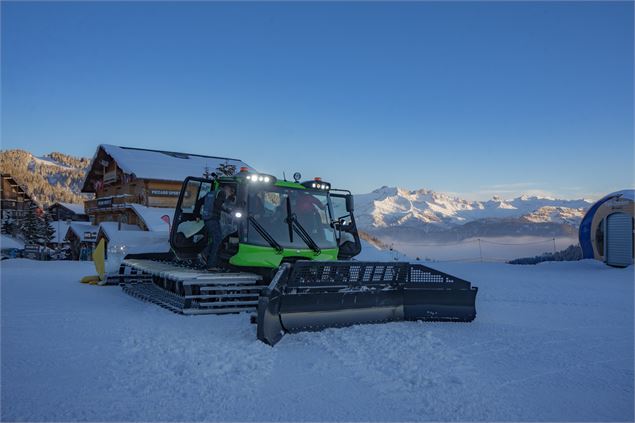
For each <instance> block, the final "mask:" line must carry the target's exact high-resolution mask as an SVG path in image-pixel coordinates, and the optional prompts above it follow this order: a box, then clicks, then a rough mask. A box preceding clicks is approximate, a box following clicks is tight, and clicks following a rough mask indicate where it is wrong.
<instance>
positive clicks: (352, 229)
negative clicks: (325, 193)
mask: <svg viewBox="0 0 635 423" xmlns="http://www.w3.org/2000/svg"><path fill="white" fill-rule="evenodd" d="M329 197H330V198H331V202H330V207H331V209H330V212H331V217H332V219H333V227H334V228H335V235H336V237H337V244H338V246H339V252H338V254H337V258H338V259H340V260H349V259H351V258H353V257H355V256H356V255H358V254H359V253H361V252H362V243H361V241H360V240H359V234H358V233H357V225H356V223H355V216H354V215H353V210H354V203H353V195H352V194H351V192H350V191H345V190H337V189H332V190H330V192H329Z"/></svg>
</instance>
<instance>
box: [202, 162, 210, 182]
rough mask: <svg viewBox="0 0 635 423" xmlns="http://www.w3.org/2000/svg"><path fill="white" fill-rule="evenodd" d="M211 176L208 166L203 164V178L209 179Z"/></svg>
mask: <svg viewBox="0 0 635 423" xmlns="http://www.w3.org/2000/svg"><path fill="white" fill-rule="evenodd" d="M211 177H212V174H211V173H210V171H209V167H208V166H207V165H205V169H204V170H203V178H205V179H210V178H211Z"/></svg>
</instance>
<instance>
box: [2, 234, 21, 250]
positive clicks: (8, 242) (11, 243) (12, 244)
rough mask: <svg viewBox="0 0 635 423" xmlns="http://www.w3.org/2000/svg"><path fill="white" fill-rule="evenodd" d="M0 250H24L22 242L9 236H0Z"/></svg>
mask: <svg viewBox="0 0 635 423" xmlns="http://www.w3.org/2000/svg"><path fill="white" fill-rule="evenodd" d="M0 249H3V250H4V249H16V250H22V249H24V242H22V241H20V240H19V239H15V238H13V237H11V236H9V235H4V234H0Z"/></svg>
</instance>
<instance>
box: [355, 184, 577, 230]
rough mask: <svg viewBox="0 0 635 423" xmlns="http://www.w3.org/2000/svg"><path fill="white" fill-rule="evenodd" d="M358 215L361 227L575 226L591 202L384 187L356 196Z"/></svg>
mask: <svg viewBox="0 0 635 423" xmlns="http://www.w3.org/2000/svg"><path fill="white" fill-rule="evenodd" d="M355 200H356V214H357V219H358V221H359V224H360V227H362V228H368V229H372V228H388V227H395V226H400V227H403V226H421V225H425V224H433V225H437V226H441V227H448V228H449V227H453V226H456V225H462V224H464V223H467V222H471V221H474V220H478V219H490V218H523V219H524V221H526V222H531V223H537V222H553V223H566V224H571V225H576V224H578V223H579V221H580V220H581V218H582V216H583V215H584V210H585V209H586V208H588V207H589V205H590V202H588V201H586V200H557V199H553V198H546V197H538V196H529V195H522V196H520V197H518V198H515V199H513V200H505V199H503V198H502V197H501V196H494V197H492V199H491V200H489V201H485V202H480V201H469V200H465V199H461V198H458V197H454V196H450V195H448V194H445V193H440V192H435V191H432V190H428V189H419V190H414V191H413V190H408V189H404V188H400V187H388V186H383V187H381V188H378V189H376V190H374V191H372V192H370V193H368V194H361V195H356V196H355Z"/></svg>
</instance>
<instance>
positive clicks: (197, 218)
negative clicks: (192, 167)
mask: <svg viewBox="0 0 635 423" xmlns="http://www.w3.org/2000/svg"><path fill="white" fill-rule="evenodd" d="M213 189H214V181H212V180H210V179H204V178H195V177H188V178H186V179H185V181H184V182H183V186H182V187H181V193H180V194H179V200H178V202H177V204H176V209H175V210H174V219H173V220H174V221H173V222H172V229H171V231H170V246H171V247H172V250H173V251H174V253H175V254H176V256H177V257H178V258H180V259H182V260H186V259H193V258H195V257H196V256H197V255H198V254H199V253H200V252H201V251H203V249H204V248H205V247H206V246H207V229H206V228H205V222H204V221H203V216H202V212H203V205H204V203H205V196H206V195H207V194H208V193H209V192H211V191H213Z"/></svg>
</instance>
